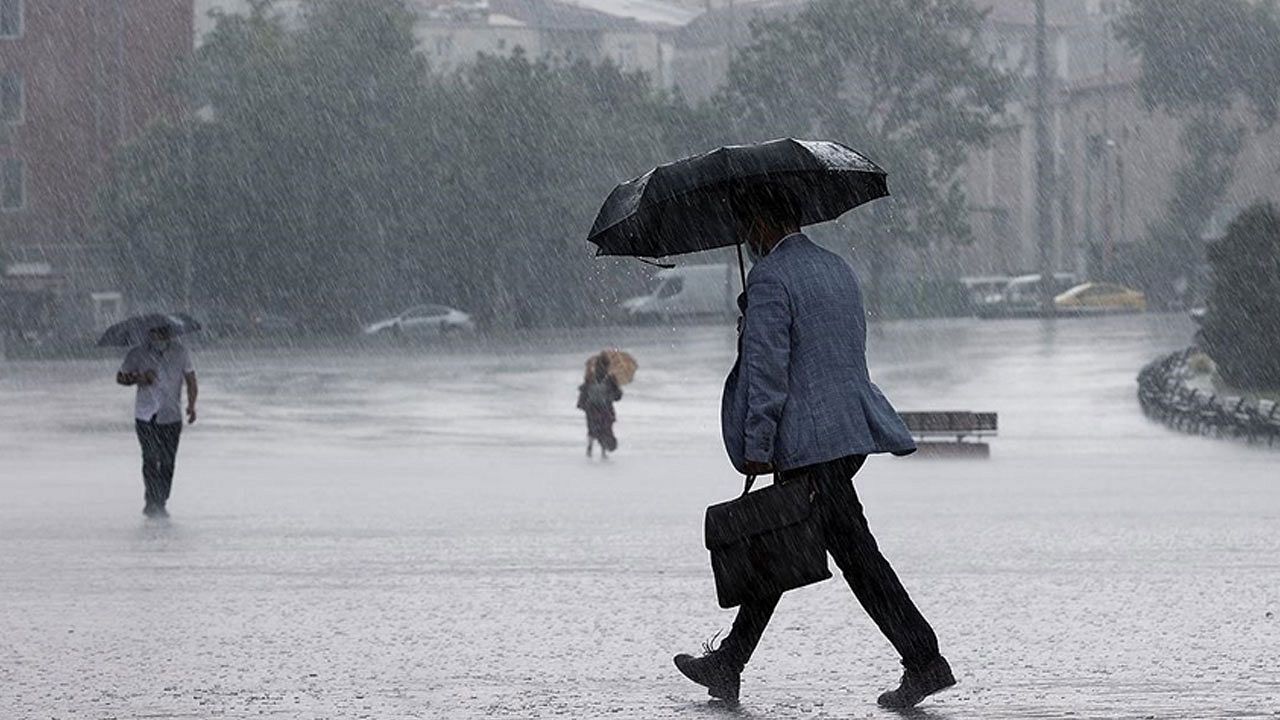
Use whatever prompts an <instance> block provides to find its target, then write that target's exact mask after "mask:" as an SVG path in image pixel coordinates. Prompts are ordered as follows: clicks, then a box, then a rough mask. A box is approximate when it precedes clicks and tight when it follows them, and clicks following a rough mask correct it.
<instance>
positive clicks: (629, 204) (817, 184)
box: [587, 138, 889, 258]
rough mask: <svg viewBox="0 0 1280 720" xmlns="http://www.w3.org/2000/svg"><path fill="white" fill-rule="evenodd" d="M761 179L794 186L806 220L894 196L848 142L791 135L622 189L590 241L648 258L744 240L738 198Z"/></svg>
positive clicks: (676, 165)
mask: <svg viewBox="0 0 1280 720" xmlns="http://www.w3.org/2000/svg"><path fill="white" fill-rule="evenodd" d="M758 184H769V185H775V186H782V187H785V188H786V189H787V190H789V191H790V194H791V195H792V196H794V197H795V199H796V200H797V201H798V202H799V204H800V222H801V224H802V225H812V224H814V223H820V222H826V221H827V220H834V219H835V218H837V217H839V216H840V215H842V214H844V213H845V212H847V211H849V210H852V209H853V208H855V207H857V206H859V205H861V204H863V203H865V202H869V201H871V200H875V199H876V198H880V197H884V196H886V195H888V194H889V189H888V187H887V185H886V183H885V172H884V170H881V169H880V167H879V166H877V165H876V164H875V163H873V162H871V161H870V160H868V159H867V158H865V157H863V156H862V155H860V154H858V153H857V152H856V151H854V150H852V149H850V148H849V147H847V146H845V145H841V144H840V143H836V142H830V141H825V140H816V141H815V140H793V139H791V138H783V139H781V140H770V141H769V142H764V143H759V144H757V145H731V146H728V147H722V148H720V149H718V150H713V151H712V152H709V153H706V154H704V155H696V156H694V157H690V158H685V159H684V160H679V161H677V162H673V163H671V164H669V165H660V166H658V167H656V168H654V169H653V170H650V171H649V172H647V173H645V174H644V175H641V176H640V177H638V178H635V179H634V180H630V181H628V182H625V183H623V184H621V185H619V186H618V187H616V188H614V190H613V192H611V193H609V197H608V199H607V200H605V202H604V206H603V207H601V208H600V213H599V214H598V215H597V216H596V221H595V224H594V225H593V226H592V227H591V234H590V235H589V236H588V238H587V239H588V240H590V241H591V242H593V243H595V244H596V245H597V246H598V248H599V249H598V251H597V254H598V255H630V256H634V257H642V258H661V257H666V256H668V255H680V254H683V253H691V252H697V251H699V250H711V249H713V248H718V247H726V246H729V245H736V244H738V242H739V238H738V237H737V231H736V228H735V226H734V218H733V214H732V212H731V211H730V206H729V200H730V197H732V195H733V194H734V193H736V192H740V191H741V190H743V189H745V188H749V187H751V186H752V185H758Z"/></svg>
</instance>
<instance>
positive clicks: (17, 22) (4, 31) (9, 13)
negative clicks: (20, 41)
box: [0, 0, 22, 38]
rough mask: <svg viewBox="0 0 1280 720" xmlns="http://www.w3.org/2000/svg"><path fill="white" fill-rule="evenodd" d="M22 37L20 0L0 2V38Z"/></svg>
mask: <svg viewBox="0 0 1280 720" xmlns="http://www.w3.org/2000/svg"><path fill="white" fill-rule="evenodd" d="M16 37H22V0H0V38H16Z"/></svg>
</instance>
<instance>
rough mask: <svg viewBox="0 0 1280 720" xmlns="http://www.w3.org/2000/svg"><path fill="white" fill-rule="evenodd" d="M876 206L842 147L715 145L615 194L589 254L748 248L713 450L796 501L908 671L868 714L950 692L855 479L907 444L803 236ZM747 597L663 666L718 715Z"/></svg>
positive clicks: (741, 662)
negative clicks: (878, 456)
mask: <svg viewBox="0 0 1280 720" xmlns="http://www.w3.org/2000/svg"><path fill="white" fill-rule="evenodd" d="M885 195H888V187H887V184H886V181H885V173H884V171H883V170H881V169H880V168H879V167H878V166H876V165H875V163H872V162H871V161H870V160H868V159H866V158H865V157H863V156H862V155H860V154H858V153H857V152H855V151H854V150H852V149H850V148H848V147H846V146H844V145H841V144H839V143H834V142H827V141H807V140H794V139H790V138H784V139H781V140H773V141H770V142H766V143H760V144H757V145H737V146H727V147H723V148H719V149H718V150H715V151H712V152H710V153H706V154H704V155H699V156H696V157H691V158H686V159H684V160H681V161H678V162H675V163H670V164H668V165H662V166H659V167H657V168H655V169H654V170H652V171H650V172H648V173H646V174H644V175H642V176H640V177H638V178H635V179H634V180H631V181H629V182H626V183H623V184H622V185H619V186H618V187H617V188H615V189H614V191H613V192H612V193H611V194H610V196H609V198H608V200H606V201H605V204H604V206H603V207H602V208H601V210H600V213H599V214H598V215H597V217H596V222H595V225H594V226H593V227H592V231H591V235H590V236H589V239H590V240H591V241H592V242H594V243H595V244H596V245H597V246H598V247H599V252H600V254H602V255H633V256H638V257H651V258H658V257H664V256H668V255H676V254H680V253H686V252H695V251H698V250H708V249H712V248H716V247H724V246H728V245H738V247H739V251H741V248H742V245H743V244H745V245H746V249H747V252H748V253H749V254H750V255H751V256H752V259H753V260H754V261H755V264H754V267H753V268H752V270H751V275H750V278H749V279H748V278H745V277H744V283H743V284H744V285H745V292H744V296H745V297H743V298H740V299H739V306H740V307H742V308H743V311H744V316H743V320H742V324H741V334H740V336H739V341H738V360H737V363H736V364H735V366H734V369H733V371H732V372H731V373H730V374H729V378H728V380H727V381H726V383H725V388H724V397H723V399H722V402H721V424H722V429H723V435H724V442H725V447H726V449H727V450H728V454H729V458H730V460H731V461H732V463H733V465H734V467H735V468H736V469H737V470H739V471H740V472H742V473H743V474H745V475H747V476H748V477H752V476H756V475H763V474H767V473H772V474H773V475H774V478H775V482H778V483H784V484H786V483H805V485H807V486H808V488H809V493H808V497H809V504H810V505H811V507H812V511H811V512H812V513H813V514H814V515H815V516H816V518H817V520H818V523H817V525H818V526H819V527H820V535H821V541H822V543H823V544H824V545H825V548H826V550H827V552H828V553H829V554H830V555H831V556H832V557H833V558H834V559H835V561H836V565H838V566H839V567H840V569H841V571H842V572H843V573H844V576H845V579H846V580H847V581H848V583H849V587H850V589H851V590H852V591H853V593H854V595H855V596H856V597H857V598H858V601H859V602H860V603H861V604H862V606H863V608H864V609H865V610H866V611H867V613H868V614H869V615H870V616H871V618H872V620H874V621H875V623H876V625H877V626H878V627H879V628H880V630H881V632H883V633H884V634H885V636H886V637H887V638H888V639H889V641H890V643H891V644H892V645H893V646H894V648H895V649H896V650H897V651H898V653H899V655H900V656H901V658H902V664H903V666H904V667H905V673H904V674H903V676H902V681H901V684H900V685H899V687H897V688H896V689H893V690H890V691H888V692H885V693H884V694H882V695H881V696H880V699H879V703H880V704H881V705H883V706H885V707H890V708H909V707H912V706H914V705H916V704H917V703H919V702H920V701H921V700H923V699H924V698H925V697H928V696H929V695H932V694H933V693H935V692H938V691H939V690H943V689H945V688H947V687H950V686H952V685H954V684H955V678H954V677H953V676H952V673H951V668H950V667H949V665H948V664H947V661H946V660H945V659H944V658H943V657H942V655H941V654H940V653H939V650H938V640H937V637H936V636H935V635H934V632H933V629H932V628H931V627H930V626H929V623H928V622H927V621H926V620H925V619H924V617H923V616H922V615H921V614H920V612H919V610H917V609H916V607H915V604H914V603H912V601H911V598H910V597H909V596H908V594H907V591H906V590H905V589H904V588H903V586H902V583H901V582H900V581H899V580H898V577H897V575H896V574H895V573H894V571H893V568H892V567H890V565H889V563H888V561H886V560H885V558H884V556H882V555H881V554H880V551H879V549H878V547H877V546H876V541H875V538H874V537H873V536H872V535H871V531H870V529H869V528H868V526H867V521H866V518H865V517H864V515H863V512H862V505H861V503H860V502H859V500H858V495H857V492H856V491H855V489H854V486H853V480H852V479H853V476H854V474H855V473H857V471H858V470H859V469H860V468H861V467H862V465H863V463H864V462H865V461H866V458H867V456H868V455H870V454H873V453H893V454H895V455H905V454H907V453H910V452H913V451H914V450H915V444H914V442H913V441H912V439H911V435H910V433H909V432H908V431H907V428H906V426H905V424H904V423H903V422H902V419H901V418H900V417H898V414H897V412H896V411H895V410H894V409H893V406H891V405H890V404H889V402H888V400H886V399H885V397H884V396H883V395H882V394H881V393H880V390H879V389H878V388H877V387H876V386H875V385H874V384H872V383H871V380H870V377H869V375H868V372H867V363H866V319H865V311H864V309H863V306H862V298H861V292H860V289H859V286H858V279H857V276H856V275H855V274H854V272H853V269H852V268H851V267H849V265H848V264H847V263H845V262H844V260H843V259H841V258H840V257H839V256H838V255H835V254H834V253H831V252H828V251H826V250H824V249H822V248H820V247H818V246H817V245H815V244H814V243H813V242H811V241H810V240H809V239H808V238H807V237H805V236H804V235H803V234H802V233H801V232H800V228H801V226H803V225H808V224H813V223H819V222H824V221H827V220H832V219H835V218H836V217H839V216H840V215H841V214H842V213H844V212H846V211H848V210H850V209H852V208H854V207H857V206H858V205H861V204H863V203H866V202H869V201H871V200H874V199H876V198H880V197H884V196H885ZM739 258H741V254H739ZM749 487H750V483H749V482H748V488H749ZM744 494H745V493H744ZM749 519H750V518H743V519H741V523H742V524H745V523H746V522H747V520H749ZM761 560H762V561H763V560H764V559H763V558H762V559H761ZM718 581H719V580H717V582H718ZM791 587H796V585H791ZM747 596H748V597H749V599H747V600H745V601H743V602H741V605H740V608H739V611H738V617H737V619H736V620H735V621H734V624H733V629H732V631H731V632H730V633H729V635H728V636H727V637H726V638H725V639H724V641H723V642H722V643H721V644H720V646H719V648H717V649H714V650H711V649H708V652H707V653H706V654H705V655H703V656H702V657H693V656H690V655H677V656H676V657H675V664H676V666H677V667H678V668H679V670H680V671H681V672H682V673H684V675H685V676H686V677H688V678H689V679H690V680H693V681H694V682H696V683H698V684H700V685H703V686H705V687H706V688H707V691H708V693H709V694H710V695H711V696H712V697H716V698H721V699H723V700H726V701H729V702H736V701H737V700H738V694H739V686H740V681H741V675H742V670H743V667H744V666H745V665H746V663H747V661H748V660H750V658H751V654H752V652H753V651H754V650H755V648H756V644H757V643H758V642H759V640H760V637H761V635H762V634H763V633H764V629H765V626H766V625H767V624H768V622H769V618H770V617H771V616H772V615H773V611H774V608H775V607H776V606H777V604H778V601H779V599H780V597H781V595H780V593H779V592H778V591H774V590H765V589H760V588H757V590H756V591H755V592H752V593H748V594H747Z"/></svg>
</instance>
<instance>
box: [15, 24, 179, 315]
mask: <svg viewBox="0 0 1280 720" xmlns="http://www.w3.org/2000/svg"><path fill="white" fill-rule="evenodd" d="M191 48H192V4H191V1H190V0H186V1H185V2H184V1H182V0H96V1H95V2H40V1H37V0H0V262H3V263H4V264H5V265H6V266H8V267H19V268H22V269H23V273H21V275H22V281H21V283H18V282H17V281H16V280H13V281H12V282H9V283H8V284H7V286H6V287H7V291H6V295H5V297H6V298H8V301H7V306H10V309H12V307H11V306H12V305H13V304H14V303H18V302H20V301H22V300H23V298H25V297H26V295H27V294H30V293H32V292H35V291H37V290H39V289H40V282H39V279H38V277H32V275H33V273H34V274H35V275H37V276H38V275H39V274H41V273H40V272H35V270H42V271H43V272H45V273H46V274H47V275H49V276H50V278H51V280H50V282H49V287H50V292H53V293H56V294H64V293H77V294H79V295H81V296H83V297H85V298H87V297H88V296H89V294H90V293H93V292H104V291H109V290H113V289H114V288H112V287H110V285H111V282H112V279H111V273H110V272H109V266H110V262H109V260H108V259H107V258H106V257H105V256H104V253H103V252H102V248H101V247H100V246H98V245H97V243H96V241H95V236H94V231H93V211H94V202H95V196H96V193H97V190H98V187H99V186H100V184H101V183H102V181H103V178H104V177H105V173H106V170H107V166H108V163H109V160H110V158H111V155H112V153H113V151H114V150H115V149H116V148H117V147H119V146H120V145H121V144H122V143H124V142H127V141H128V140H129V139H131V138H133V137H135V136H136V135H137V134H138V133H139V132H141V131H142V129H143V128H144V127H146V126H147V124H148V123H150V122H151V121H152V120H154V119H155V118H157V117H160V116H164V115H167V114H174V113H177V112H179V110H180V105H179V102H178V100H177V99H176V98H175V97H174V96H173V95H172V94H171V93H170V92H169V88H168V87H167V83H168V82H169V80H170V79H171V78H172V77H173V74H174V71H175V70H176V69H177V64H178V63H179V62H180V60H181V59H182V58H184V57H187V56H188V55H189V54H190V52H191ZM9 276H10V277H11V278H12V277H16V275H15V274H14V273H10V274H9ZM18 285H20V286H21V287H20V288H19V287H16V286H18ZM59 288H60V289H59ZM19 295H21V296H20V297H19ZM62 299H63V300H65V299H66V298H62ZM82 299H83V298H82ZM86 302H87V301H86ZM64 310H67V311H69V312H71V313H72V314H73V315H77V316H92V308H91V307H84V308H81V307H72V308H70V309H69V310H68V309H67V308H62V309H59V310H57V311H56V312H58V313H61V312H63V311H64ZM42 312H43V311H42Z"/></svg>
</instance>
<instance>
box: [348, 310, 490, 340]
mask: <svg viewBox="0 0 1280 720" xmlns="http://www.w3.org/2000/svg"><path fill="white" fill-rule="evenodd" d="M475 329H476V324H475V321H473V320H472V319H471V316H470V315H468V314H466V313H465V312H462V311H461V310H458V309H456V308H451V307H448V306H445V305H415V306H413V307H411V308H409V309H408V310H405V311H404V312H402V313H400V314H399V315H396V316H395V317H392V318H387V319H386V320H379V321H378V322H375V323H371V324H369V325H366V326H365V328H364V333H365V334H366V335H382V334H388V335H402V336H418V337H422V336H433V335H451V334H454V333H461V332H472V331H474V330H475Z"/></svg>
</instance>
